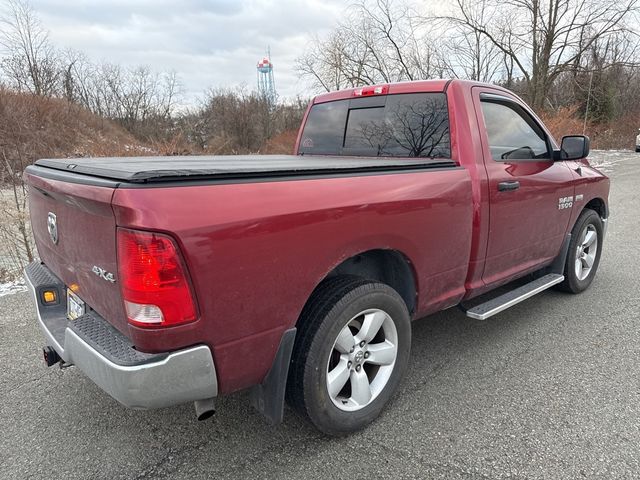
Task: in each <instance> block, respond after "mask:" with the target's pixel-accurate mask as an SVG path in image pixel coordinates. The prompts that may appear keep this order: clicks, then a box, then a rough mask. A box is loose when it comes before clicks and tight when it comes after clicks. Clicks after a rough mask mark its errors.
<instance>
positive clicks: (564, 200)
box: [558, 197, 573, 210]
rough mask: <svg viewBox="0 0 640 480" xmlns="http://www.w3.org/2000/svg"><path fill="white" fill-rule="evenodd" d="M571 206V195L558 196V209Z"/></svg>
mask: <svg viewBox="0 0 640 480" xmlns="http://www.w3.org/2000/svg"><path fill="white" fill-rule="evenodd" d="M572 206H573V197H560V199H559V200H558V210H564V209H565V208H571V207H572Z"/></svg>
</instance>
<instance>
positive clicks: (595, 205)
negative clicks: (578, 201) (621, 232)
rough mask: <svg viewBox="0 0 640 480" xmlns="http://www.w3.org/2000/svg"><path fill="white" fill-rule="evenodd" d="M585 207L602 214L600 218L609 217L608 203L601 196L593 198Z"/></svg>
mask: <svg viewBox="0 0 640 480" xmlns="http://www.w3.org/2000/svg"><path fill="white" fill-rule="evenodd" d="M584 208H589V209H591V210H593V211H595V212H596V213H597V214H598V215H600V218H607V217H608V216H609V213H608V212H607V204H606V203H604V200H602V199H601V198H594V199H593V200H590V201H589V203H587V204H586V205H585V206H584Z"/></svg>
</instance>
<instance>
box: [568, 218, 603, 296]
mask: <svg viewBox="0 0 640 480" xmlns="http://www.w3.org/2000/svg"><path fill="white" fill-rule="evenodd" d="M588 225H593V227H594V228H595V230H596V234H597V239H598V245H597V251H596V257H595V260H594V262H593V266H592V267H591V270H590V271H589V274H588V275H587V276H586V278H584V279H582V280H581V279H580V278H578V275H577V274H576V269H575V264H576V260H577V256H578V244H579V243H581V242H582V238H581V235H582V233H583V232H584V230H585V229H586V228H587V226H588ZM602 234H603V225H602V219H601V218H600V215H598V214H597V213H596V212H594V211H593V210H590V209H588V208H586V209H584V210H583V211H582V213H581V214H580V216H579V217H578V220H576V224H575V225H574V227H573V230H571V242H569V251H568V252H567V260H566V262H565V265H564V281H563V282H562V283H560V284H558V289H559V290H562V291H565V292H569V293H580V292H584V291H585V290H586V289H587V288H589V285H591V282H592V281H593V279H594V277H595V276H596V272H597V270H598V266H599V265H600V257H601V255H602V246H603V242H602V240H603V237H602Z"/></svg>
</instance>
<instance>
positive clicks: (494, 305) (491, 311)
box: [466, 273, 564, 320]
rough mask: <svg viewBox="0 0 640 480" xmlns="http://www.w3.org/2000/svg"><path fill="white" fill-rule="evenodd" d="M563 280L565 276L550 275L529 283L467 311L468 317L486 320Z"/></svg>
mask: <svg viewBox="0 0 640 480" xmlns="http://www.w3.org/2000/svg"><path fill="white" fill-rule="evenodd" d="M563 280H564V276H563V275H559V274H557V273H549V274H547V275H545V276H544V277H540V278H538V279H536V280H534V281H533V282H530V283H527V284H526V285H523V286H521V287H518V288H516V289H515V290H511V291H510V292H507V293H505V294H503V295H500V296H499V297H496V298H494V299H492V300H489V301H488V302H485V303H481V304H480V305H477V306H475V307H473V308H470V309H469V310H466V314H467V317H471V318H475V319H477V320H486V319H487V318H489V317H492V316H493V315H495V314H496V313H500V312H502V311H503V310H506V309H507V308H509V307H513V306H514V305H517V304H518V303H520V302H522V301H523V300H526V299H527V298H530V297H533V296H534V295H536V294H538V293H540V292H542V291H544V290H546V289H547V288H549V287H553V286H554V285H555V284H557V283H560V282H562V281H563Z"/></svg>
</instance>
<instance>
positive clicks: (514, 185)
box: [498, 181, 520, 192]
mask: <svg viewBox="0 0 640 480" xmlns="http://www.w3.org/2000/svg"><path fill="white" fill-rule="evenodd" d="M519 188H520V182H518V181H515V182H500V183H499V184H498V191H499V192H508V191H510V190H517V189H519Z"/></svg>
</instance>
